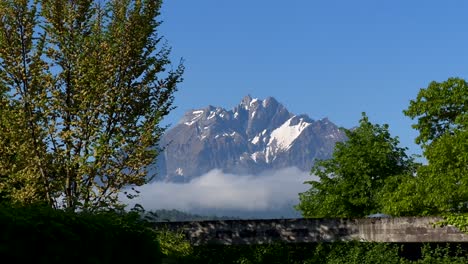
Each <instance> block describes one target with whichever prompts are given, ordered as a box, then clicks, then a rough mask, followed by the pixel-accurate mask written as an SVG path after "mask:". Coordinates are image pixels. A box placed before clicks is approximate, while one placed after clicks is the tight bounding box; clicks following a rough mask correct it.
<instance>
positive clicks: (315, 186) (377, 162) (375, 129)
mask: <svg viewBox="0 0 468 264" xmlns="http://www.w3.org/2000/svg"><path fill="white" fill-rule="evenodd" d="M345 132H346V135H347V137H348V140H347V141H346V142H340V143H337V144H336V146H335V150H334V153H333V157H332V158H331V159H329V160H321V161H318V162H316V164H315V166H314V167H313V168H312V174H315V175H316V176H318V177H319V178H320V180H319V181H309V182H306V183H308V184H310V185H311V189H310V190H309V191H307V192H305V193H301V194H300V204H299V205H298V206H296V209H298V210H300V211H301V213H302V215H303V216H304V217H362V216H365V215H368V214H371V213H377V212H382V210H383V207H382V199H381V190H382V188H383V186H385V183H386V181H387V180H389V179H392V177H397V176H398V177H400V176H399V175H411V174H412V172H413V171H414V168H415V164H414V163H413V159H412V158H409V157H408V156H407V155H406V153H405V151H406V149H405V148H400V147H398V143H399V141H398V138H393V137H391V135H390V132H389V131H388V125H383V126H380V125H375V124H372V123H370V122H369V120H368V118H367V116H366V115H365V114H364V113H363V117H362V119H361V120H360V125H359V127H357V128H356V129H354V130H345ZM401 177H403V176H401ZM392 181H395V179H392Z"/></svg>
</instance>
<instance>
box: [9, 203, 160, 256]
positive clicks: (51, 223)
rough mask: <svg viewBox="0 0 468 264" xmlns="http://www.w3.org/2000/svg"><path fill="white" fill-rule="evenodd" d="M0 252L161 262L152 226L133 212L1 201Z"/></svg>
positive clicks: (12, 254) (14, 254)
mask: <svg viewBox="0 0 468 264" xmlns="http://www.w3.org/2000/svg"><path fill="white" fill-rule="evenodd" d="M0 255H1V256H2V257H4V258H5V257H7V258H9V259H12V260H15V261H14V262H15V263H19V262H21V263H23V262H24V263H26V262H30V263H71V262H73V263H125V262H127V263H160V262H161V259H162V257H163V255H162V253H161V249H160V247H159V242H158V240H157V237H156V232H155V231H153V230H152V229H150V228H148V227H147V224H146V223H145V222H143V221H141V220H140V217H139V215H138V214H137V213H117V212H99V213H84V212H81V213H73V212H65V211H62V210H54V209H52V208H49V207H45V206H29V207H13V206H9V205H0Z"/></svg>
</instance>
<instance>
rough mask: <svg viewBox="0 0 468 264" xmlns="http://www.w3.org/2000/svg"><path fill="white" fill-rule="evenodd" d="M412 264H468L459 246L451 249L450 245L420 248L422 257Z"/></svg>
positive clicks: (465, 253) (467, 256) (467, 257)
mask: <svg viewBox="0 0 468 264" xmlns="http://www.w3.org/2000/svg"><path fill="white" fill-rule="evenodd" d="M412 263H417V264H464V263H468V254H467V252H466V250H462V249H461V248H460V246H459V245H457V246H456V248H453V247H452V246H451V245H450V244H447V245H446V246H445V247H440V246H436V247H435V248H434V247H431V245H430V244H426V245H424V246H423V247H422V257H421V259H418V260H416V261H414V262H412Z"/></svg>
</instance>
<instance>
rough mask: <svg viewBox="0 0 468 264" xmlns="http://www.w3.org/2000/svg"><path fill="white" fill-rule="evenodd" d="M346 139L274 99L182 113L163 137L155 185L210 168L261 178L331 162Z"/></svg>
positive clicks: (185, 178)
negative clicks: (268, 173)
mask: <svg viewBox="0 0 468 264" xmlns="http://www.w3.org/2000/svg"><path fill="white" fill-rule="evenodd" d="M345 139H346V137H345V134H344V132H343V131H342V130H340V129H339V128H338V126H336V125H335V124H333V123H332V122H331V121H329V120H328V119H327V118H324V119H320V120H313V119H311V118H310V117H309V116H307V115H294V114H292V113H290V112H289V111H288V110H287V109H286V108H285V107H284V106H283V105H282V104H280V103H279V102H278V101H277V100H276V99H275V98H273V97H268V98H266V99H264V100H259V99H256V98H252V97H251V96H246V97H244V98H243V99H242V101H241V102H240V103H239V104H238V105H237V106H236V107H234V108H233V109H232V110H226V109H224V108H222V107H214V106H208V107H205V108H202V109H194V110H191V111H188V112H186V113H185V115H184V117H183V118H182V119H181V120H180V121H179V123H178V124H176V125H175V126H174V127H173V128H171V129H169V130H168V131H167V132H166V133H165V135H164V136H163V137H162V140H161V145H162V146H166V149H165V151H164V153H162V154H161V155H160V156H159V157H158V162H157V168H158V177H157V179H158V180H164V181H174V182H187V181H190V180H191V179H193V178H194V177H197V176H200V175H203V174H204V173H207V172H208V171H210V170H212V169H221V170H222V171H223V172H225V173H233V174H253V175H255V174H259V173H261V172H264V171H267V170H275V169H281V168H286V167H297V168H299V169H301V170H304V171H308V170H310V169H311V167H312V165H313V163H314V159H326V158H329V157H331V154H332V151H333V148H334V145H335V143H336V142H338V141H343V140H345Z"/></svg>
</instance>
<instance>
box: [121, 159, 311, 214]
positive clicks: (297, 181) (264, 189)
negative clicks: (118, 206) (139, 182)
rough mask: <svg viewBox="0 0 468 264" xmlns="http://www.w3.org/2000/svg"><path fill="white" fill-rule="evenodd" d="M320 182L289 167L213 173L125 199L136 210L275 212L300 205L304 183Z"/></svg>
mask: <svg viewBox="0 0 468 264" xmlns="http://www.w3.org/2000/svg"><path fill="white" fill-rule="evenodd" d="M313 178H314V179H316V177H313V176H311V175H309V174H308V173H307V172H303V171H300V170H299V169H297V168H286V169H281V170H278V171H272V172H267V173H262V174H261V175H258V176H252V175H233V174H226V173H222V172H221V171H220V170H212V171H210V172H208V173H207V174H205V175H203V176H201V177H198V178H195V179H193V180H192V181H190V182H188V183H166V182H153V183H150V184H147V185H144V186H142V187H140V188H139V189H138V190H139V191H140V195H139V197H138V198H135V199H132V200H130V201H129V200H128V199H126V198H125V199H122V201H123V202H125V203H127V204H129V205H130V207H132V206H133V205H134V204H135V203H139V204H141V205H142V206H143V207H144V208H145V209H146V210H155V209H178V210H183V211H193V210H197V209H220V210H243V211H256V210H263V211H268V210H274V209H276V208H279V207H283V206H288V205H292V204H297V202H298V193H300V192H304V191H306V190H307V189H308V188H309V187H310V186H309V185H307V184H303V183H304V181H308V180H312V179H313Z"/></svg>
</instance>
